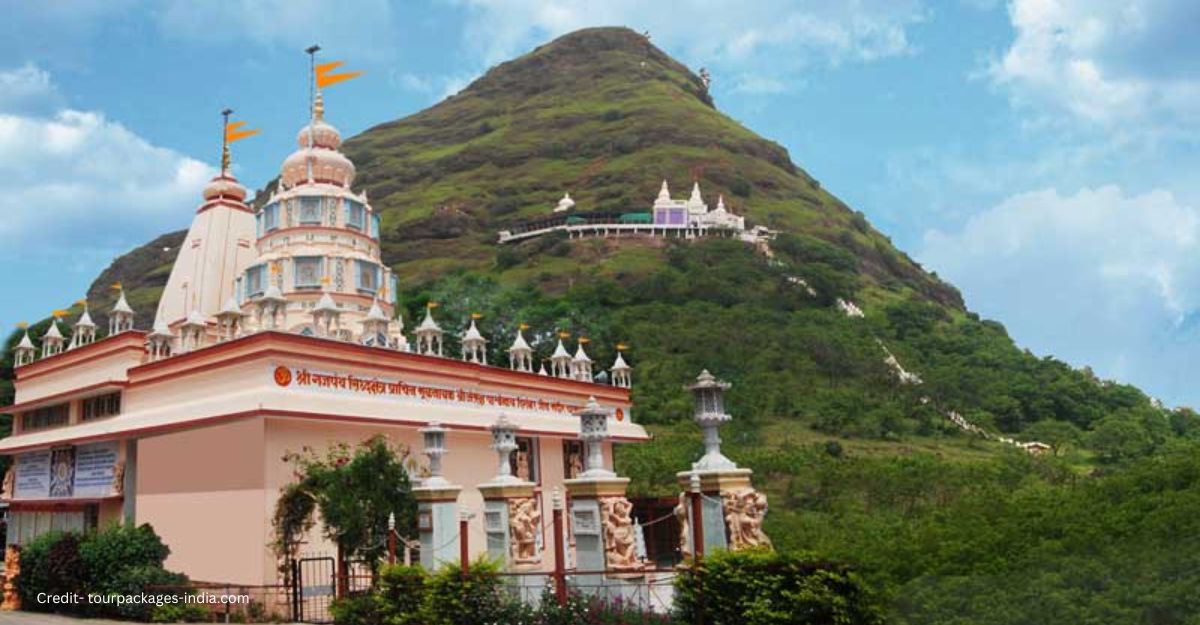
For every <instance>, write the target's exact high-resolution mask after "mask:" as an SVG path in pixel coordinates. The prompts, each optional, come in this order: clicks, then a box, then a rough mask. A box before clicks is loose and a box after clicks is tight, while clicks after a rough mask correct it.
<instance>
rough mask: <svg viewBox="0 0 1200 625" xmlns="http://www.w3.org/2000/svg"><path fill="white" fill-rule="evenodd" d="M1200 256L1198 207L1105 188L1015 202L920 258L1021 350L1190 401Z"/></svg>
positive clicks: (930, 245) (939, 240) (946, 237)
mask: <svg viewBox="0 0 1200 625" xmlns="http://www.w3.org/2000/svg"><path fill="white" fill-rule="evenodd" d="M1198 255H1200V212H1198V211H1197V210H1196V208H1195V207H1192V206H1188V205H1185V204H1183V203H1181V202H1180V201H1179V200H1178V199H1177V198H1176V197H1175V196H1174V195H1172V194H1171V193H1169V192H1167V191H1163V190H1154V191H1150V192H1147V193H1143V194H1140V195H1132V194H1127V193H1125V192H1123V191H1122V190H1121V189H1120V188H1118V187H1116V186H1104V187H1099V188H1085V189H1082V190H1080V191H1078V192H1077V193H1075V194H1073V195H1062V194H1060V193H1058V192H1057V191H1054V190H1042V191H1034V192H1029V193H1022V194H1019V195H1014V196H1012V197H1010V198H1008V199H1007V200H1005V201H1003V202H1002V203H1000V204H998V205H996V206H994V207H993V208H990V209H988V210H985V211H983V212H981V213H978V214H976V215H974V216H972V217H971V218H970V219H968V220H967V222H966V224H965V226H964V227H963V228H962V229H961V230H960V231H958V232H954V233H945V232H940V231H931V232H929V233H927V234H926V236H925V240H924V244H923V249H922V251H921V253H920V254H918V257H919V258H920V259H921V260H922V262H923V263H925V265H926V266H927V267H930V268H931V269H935V270H937V271H938V273H939V274H941V275H942V276H943V277H946V278H948V279H949V280H950V281H951V282H953V283H954V284H956V285H958V286H959V287H960V288H962V290H963V292H964V294H965V296H966V298H967V302H968V304H969V305H970V306H971V307H972V308H973V309H975V310H979V311H980V312H981V313H982V314H984V315H985V316H988V317H992V318H997V319H1001V320H1002V321H1003V322H1004V324H1005V325H1006V326H1007V327H1008V328H1009V330H1010V331H1011V332H1012V334H1013V335H1014V338H1016V339H1017V341H1018V343H1020V344H1025V345H1036V346H1038V348H1039V350H1040V351H1043V352H1048V353H1051V354H1054V355H1056V356H1059V357H1062V358H1064V359H1066V360H1068V361H1070V362H1073V363H1076V364H1078V365H1083V364H1088V365H1092V366H1093V367H1094V368H1095V369H1096V370H1097V372H1098V373H1100V374H1102V375H1106V376H1113V377H1116V378H1118V379H1122V380H1125V381H1129V382H1133V383H1136V384H1138V385H1139V386H1142V387H1144V388H1147V389H1149V390H1150V391H1151V392H1154V393H1156V394H1162V395H1164V396H1167V397H1172V398H1181V399H1185V400H1186V401H1189V402H1193V403H1195V402H1197V401H1200V394H1197V392H1196V391H1195V390H1194V388H1193V384H1192V382H1191V379H1190V376H1191V373H1190V372H1191V371H1193V370H1194V369H1195V364H1196V362H1195V361H1196V350H1195V346H1194V344H1193V342H1194V341H1195V340H1197V339H1198V338H1200V337H1196V336H1194V335H1195V334H1196V328H1195V326H1196V320H1197V318H1198V316H1200V270H1198V268H1197V264H1196V262H1195V259H1196V258H1197V256H1198Z"/></svg>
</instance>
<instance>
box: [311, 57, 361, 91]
mask: <svg viewBox="0 0 1200 625" xmlns="http://www.w3.org/2000/svg"><path fill="white" fill-rule="evenodd" d="M345 64H346V62H345V61H332V62H330V63H321V64H320V65H318V66H317V67H316V73H317V88H318V89H323V88H325V87H328V86H329V85H336V84H337V83H339V82H345V81H347V80H350V79H352V78H358V77H359V76H362V72H343V73H341V74H333V73H331V72H332V71H333V70H335V69H337V68H339V67H341V66H343V65H345Z"/></svg>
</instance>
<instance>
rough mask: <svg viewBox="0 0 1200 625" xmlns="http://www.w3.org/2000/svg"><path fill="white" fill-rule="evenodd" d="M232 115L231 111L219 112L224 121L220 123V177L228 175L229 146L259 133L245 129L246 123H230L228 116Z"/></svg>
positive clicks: (255, 130)
mask: <svg viewBox="0 0 1200 625" xmlns="http://www.w3.org/2000/svg"><path fill="white" fill-rule="evenodd" d="M232 114H233V109H228V108H227V109H225V110H223V111H221V117H222V119H223V120H224V121H223V122H222V126H221V127H222V135H221V175H222V176H224V175H226V174H228V173H229V165H230V161H231V159H230V155H229V144H231V143H234V142H235V141H241V140H242V139H245V138H247V137H253V136H254V135H256V134H258V133H259V132H261V131H260V130H258V129H250V128H245V126H246V122H244V121H239V122H233V123H230V122H229V116H230V115H232Z"/></svg>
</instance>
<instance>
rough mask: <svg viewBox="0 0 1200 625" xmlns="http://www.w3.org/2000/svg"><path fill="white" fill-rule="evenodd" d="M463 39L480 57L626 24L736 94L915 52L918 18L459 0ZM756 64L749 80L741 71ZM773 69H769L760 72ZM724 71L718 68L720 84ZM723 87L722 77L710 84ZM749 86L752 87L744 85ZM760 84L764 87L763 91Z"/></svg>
mask: <svg viewBox="0 0 1200 625" xmlns="http://www.w3.org/2000/svg"><path fill="white" fill-rule="evenodd" d="M456 3H457V4H459V5H460V6H463V7H465V8H466V9H467V15H468V24H467V32H466V42H467V45H468V46H473V47H474V48H475V50H476V53H477V54H479V55H480V56H481V58H482V59H483V61H484V62H485V63H487V64H494V63H498V62H500V61H503V60H506V59H508V58H511V57H513V56H515V55H517V54H520V53H523V52H526V51H527V50H528V48H529V47H530V46H531V45H533V44H535V43H540V42H541V41H542V40H544V39H547V38H550V37H555V36H558V35H562V34H565V33H567V32H570V31H573V30H576V29H579V28H584V27H589V26H611V25H624V26H629V27H630V28H633V29H635V30H638V31H643V30H644V31H648V32H649V33H650V35H651V38H652V41H653V42H654V43H655V44H656V45H659V46H660V47H663V48H665V49H666V50H667V51H668V52H671V53H673V54H679V55H681V57H682V58H683V59H685V60H687V61H688V62H689V63H693V64H696V65H697V66H699V65H706V66H708V67H711V68H716V69H718V70H723V71H727V73H728V74H730V75H731V76H732V78H731V79H730V80H729V84H730V85H731V86H732V87H733V88H735V89H737V88H738V87H739V86H740V87H743V89H742V90H743V91H756V92H769V93H774V92H778V91H780V90H781V89H785V88H787V86H788V85H789V84H791V83H793V82H794V78H795V76H797V75H798V74H799V73H800V72H801V70H803V69H805V68H808V67H811V66H813V65H824V66H836V65H839V64H842V63H851V62H871V61H875V60H878V59H882V58H886V57H893V56H899V55H906V54H911V53H913V52H914V51H915V48H914V46H913V45H912V43H911V41H910V40H909V37H908V29H909V28H910V27H911V26H913V25H914V24H916V23H919V22H921V21H922V20H924V19H925V9H924V8H923V6H922V4H921V3H920V2H918V1H917V0H860V1H857V2H823V1H816V0H803V1H796V0H762V1H759V2H741V3H716V2H711V1H708V0H678V1H673V2H653V3H646V2H638V1H636V0H608V1H605V2H593V1H588V0H557V1H552V0H457V1H456ZM748 68H754V69H757V70H758V72H759V73H758V74H757V75H756V76H755V77H754V80H753V81H751V80H749V79H748V78H747V77H744V76H741V74H742V72H743V71H744V70H746V69H748ZM771 70H773V71H774V72H775V73H774V74H772V75H767V74H765V73H762V72H764V71H771ZM721 73H722V72H718V73H717V79H718V81H720V80H721ZM717 86H718V88H720V86H721V85H720V82H718V83H717ZM747 86H749V87H750V89H745V88H744V87H747ZM764 87H769V88H765V89H764Z"/></svg>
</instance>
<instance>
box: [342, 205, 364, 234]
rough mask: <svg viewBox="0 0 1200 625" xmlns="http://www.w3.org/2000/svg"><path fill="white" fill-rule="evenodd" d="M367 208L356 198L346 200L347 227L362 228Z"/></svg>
mask: <svg viewBox="0 0 1200 625" xmlns="http://www.w3.org/2000/svg"><path fill="white" fill-rule="evenodd" d="M365 212H366V211H365V209H364V208H363V205H362V204H360V203H358V202H355V201H354V200H346V227H347V228H353V229H355V230H362V229H363V227H364V226H365V224H364V213H365Z"/></svg>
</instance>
